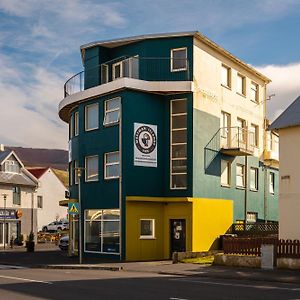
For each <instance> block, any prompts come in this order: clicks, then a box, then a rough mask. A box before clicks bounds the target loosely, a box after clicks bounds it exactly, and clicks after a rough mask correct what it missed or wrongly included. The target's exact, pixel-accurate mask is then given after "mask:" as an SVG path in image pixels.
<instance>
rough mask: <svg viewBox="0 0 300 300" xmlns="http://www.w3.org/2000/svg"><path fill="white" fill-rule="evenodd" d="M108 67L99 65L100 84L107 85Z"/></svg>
mask: <svg viewBox="0 0 300 300" xmlns="http://www.w3.org/2000/svg"><path fill="white" fill-rule="evenodd" d="M108 68H109V67H108V65H107V64H102V65H101V83H102V84H104V83H107V82H108Z"/></svg>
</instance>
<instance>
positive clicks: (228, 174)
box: [220, 159, 231, 187]
mask: <svg viewBox="0 0 300 300" xmlns="http://www.w3.org/2000/svg"><path fill="white" fill-rule="evenodd" d="M222 162H225V163H226V168H227V182H226V183H224V182H222V174H223V173H222ZM220 180H221V186H222V187H230V186H231V162H230V161H229V160H226V159H221V176H220Z"/></svg>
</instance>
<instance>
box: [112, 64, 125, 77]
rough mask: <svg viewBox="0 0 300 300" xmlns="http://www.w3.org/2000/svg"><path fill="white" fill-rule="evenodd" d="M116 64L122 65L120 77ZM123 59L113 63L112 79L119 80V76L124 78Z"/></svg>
mask: <svg viewBox="0 0 300 300" xmlns="http://www.w3.org/2000/svg"><path fill="white" fill-rule="evenodd" d="M116 66H120V77H116V71H115V68H116ZM123 77H124V76H123V61H122V60H121V61H118V62H116V63H114V64H113V65H112V80H117V79H119V78H123Z"/></svg>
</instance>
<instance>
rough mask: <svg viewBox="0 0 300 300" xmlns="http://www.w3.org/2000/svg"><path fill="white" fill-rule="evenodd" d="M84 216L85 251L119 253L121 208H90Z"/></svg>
mask: <svg viewBox="0 0 300 300" xmlns="http://www.w3.org/2000/svg"><path fill="white" fill-rule="evenodd" d="M84 217H85V219H84V251H85V252H98V253H110V254H119V252H120V250H119V247H120V210H119V209H100V210H96V209H88V210H85V214H84Z"/></svg>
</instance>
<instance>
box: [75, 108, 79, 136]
mask: <svg viewBox="0 0 300 300" xmlns="http://www.w3.org/2000/svg"><path fill="white" fill-rule="evenodd" d="M78 135H79V112H78V111H76V112H75V113H74V136H78Z"/></svg>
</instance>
